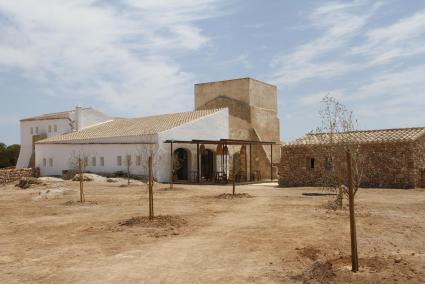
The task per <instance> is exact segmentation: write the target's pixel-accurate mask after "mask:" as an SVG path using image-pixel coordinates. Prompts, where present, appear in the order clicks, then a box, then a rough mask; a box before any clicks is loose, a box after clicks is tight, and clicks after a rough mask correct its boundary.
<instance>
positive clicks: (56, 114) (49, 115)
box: [21, 111, 70, 121]
mask: <svg viewBox="0 0 425 284" xmlns="http://www.w3.org/2000/svg"><path fill="white" fill-rule="evenodd" d="M69 113H70V111H62V112H54V113H47V114H42V115H37V116H32V117H27V118H23V119H21V121H32V120H47V119H68V118H69Z"/></svg>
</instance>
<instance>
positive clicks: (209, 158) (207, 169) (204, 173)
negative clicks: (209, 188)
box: [201, 149, 215, 181]
mask: <svg viewBox="0 0 425 284" xmlns="http://www.w3.org/2000/svg"><path fill="white" fill-rule="evenodd" d="M214 156H215V155H214V152H213V151H211V150H209V149H205V151H204V152H203V153H202V155H201V177H202V179H203V180H207V181H212V180H213V179H214V161H215V159H214Z"/></svg>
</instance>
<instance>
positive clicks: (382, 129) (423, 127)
mask: <svg viewBox="0 0 425 284" xmlns="http://www.w3.org/2000/svg"><path fill="white" fill-rule="evenodd" d="M419 129H421V130H425V126H422V127H420V126H418V127H404V128H381V129H365V130H352V131H343V132H334V133H333V134H343V133H359V132H363V133H368V132H369V133H376V132H383V131H402V130H419ZM319 134H331V132H317V133H314V132H309V133H306V134H305V135H319Z"/></svg>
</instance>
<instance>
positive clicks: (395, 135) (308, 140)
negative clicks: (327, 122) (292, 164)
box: [284, 127, 425, 146]
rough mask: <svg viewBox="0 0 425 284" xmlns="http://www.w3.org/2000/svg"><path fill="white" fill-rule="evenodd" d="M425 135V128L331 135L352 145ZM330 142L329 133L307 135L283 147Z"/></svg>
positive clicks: (395, 140) (334, 139) (414, 138)
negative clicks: (352, 143)
mask: <svg viewBox="0 0 425 284" xmlns="http://www.w3.org/2000/svg"><path fill="white" fill-rule="evenodd" d="M423 135H425V127H416V128H397V129H379V130H363V131H352V132H342V133H336V134H333V137H332V139H333V141H335V142H347V141H349V142H354V143H388V142H412V141H415V140H417V139H418V138H420V137H422V136H423ZM328 141H330V134H329V133H309V134H306V135H305V136H304V137H302V138H299V139H296V140H294V141H292V142H289V143H284V146H285V145H286V146H291V145H319V144H323V143H328Z"/></svg>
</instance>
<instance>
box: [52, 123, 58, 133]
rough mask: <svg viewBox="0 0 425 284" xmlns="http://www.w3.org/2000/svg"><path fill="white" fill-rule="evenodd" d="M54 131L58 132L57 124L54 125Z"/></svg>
mask: <svg viewBox="0 0 425 284" xmlns="http://www.w3.org/2000/svg"><path fill="white" fill-rule="evenodd" d="M53 131H54V132H58V126H57V125H56V124H55V125H53Z"/></svg>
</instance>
